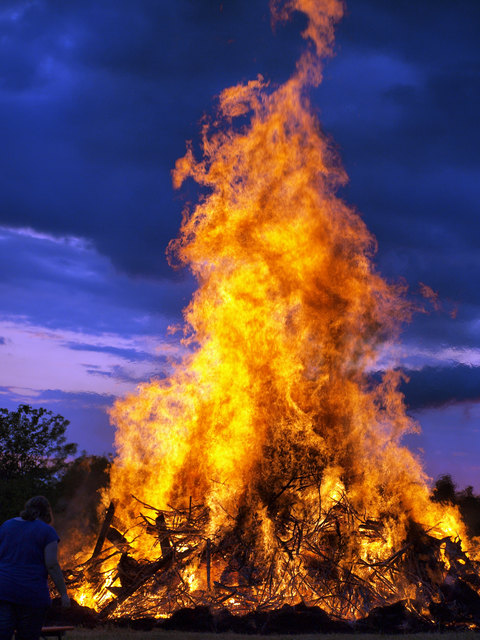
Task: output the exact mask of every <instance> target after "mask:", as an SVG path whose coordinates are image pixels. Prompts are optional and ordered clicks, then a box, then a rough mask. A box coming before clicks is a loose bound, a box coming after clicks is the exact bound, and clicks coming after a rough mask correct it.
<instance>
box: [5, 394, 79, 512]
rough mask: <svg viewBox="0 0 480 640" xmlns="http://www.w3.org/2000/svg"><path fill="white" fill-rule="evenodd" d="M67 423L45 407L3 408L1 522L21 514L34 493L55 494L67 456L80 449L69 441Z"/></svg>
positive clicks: (20, 406) (48, 495)
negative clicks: (67, 438) (66, 434)
mask: <svg viewBox="0 0 480 640" xmlns="http://www.w3.org/2000/svg"><path fill="white" fill-rule="evenodd" d="M68 425H69V421H68V420H66V419H65V418H64V417H63V416H61V415H58V414H57V415H55V414H54V413H53V412H52V411H49V410H47V409H44V408H39V409H33V408H32V407H31V406H29V405H26V404H21V405H19V407H18V409H17V410H16V411H9V410H8V409H0V522H2V521H3V520H5V519H7V518H11V517H14V516H16V515H18V513H19V511H21V509H22V507H23V505H24V503H25V502H26V500H28V498H30V497H31V496H33V495H38V494H42V495H45V496H46V497H47V498H49V499H52V497H54V496H55V490H56V488H57V486H58V484H59V483H60V481H61V479H62V476H63V474H64V473H65V471H66V469H67V467H68V462H67V460H68V458H69V457H71V456H73V455H75V453H76V451H77V445H76V444H74V443H67V441H66V437H65V431H66V428H67V426H68Z"/></svg>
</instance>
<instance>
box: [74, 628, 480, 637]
mask: <svg viewBox="0 0 480 640" xmlns="http://www.w3.org/2000/svg"><path fill="white" fill-rule="evenodd" d="M253 637H254V636H251V635H241V634H236V633H187V632H185V631H162V630H161V629H153V630H152V631H134V630H133V629H119V628H118V627H110V628H109V627H102V629H81V628H78V629H75V630H73V631H70V632H69V633H68V634H67V635H66V636H65V639H66V640H252V638H253ZM258 637H259V636H258ZM269 637H270V638H271V640H322V639H324V640H379V638H381V640H388V638H390V637H391V638H396V639H397V640H399V638H401V640H409V639H410V640H478V639H479V637H480V634H479V633H477V632H475V631H447V632H444V633H415V634H413V633H407V634H402V635H401V636H399V635H393V634H392V635H391V636H390V635H389V634H383V635H381V636H380V634H371V633H358V634H343V633H338V634H322V633H318V634H304V635H298V636H293V635H284V636H282V635H274V636H262V638H265V639H267V638H269Z"/></svg>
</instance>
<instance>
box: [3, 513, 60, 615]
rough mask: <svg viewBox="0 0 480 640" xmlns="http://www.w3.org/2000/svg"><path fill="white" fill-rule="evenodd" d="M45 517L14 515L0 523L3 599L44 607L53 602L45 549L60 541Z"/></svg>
mask: <svg viewBox="0 0 480 640" xmlns="http://www.w3.org/2000/svg"><path fill="white" fill-rule="evenodd" d="M58 541H59V537H58V535H57V532H56V531H55V529H54V528H53V527H51V526H50V525H49V524H46V523H45V522H43V520H34V521H33V522H31V521H29V520H22V519H17V518H13V519H12V520H7V521H6V522H4V523H3V524H2V526H1V527H0V600H7V602H14V603H16V604H24V605H28V606H32V607H43V606H48V605H49V604H50V592H49V589H48V583H47V576H48V573H47V569H46V567H45V556H44V551H45V547H46V546H47V544H49V543H50V542H58Z"/></svg>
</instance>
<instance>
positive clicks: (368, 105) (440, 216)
mask: <svg viewBox="0 0 480 640" xmlns="http://www.w3.org/2000/svg"><path fill="white" fill-rule="evenodd" d="M304 26H305V21H304V18H303V17H302V16H301V15H300V14H296V15H295V16H294V17H293V19H292V20H291V21H290V22H289V23H287V24H281V25H278V24H277V25H276V27H275V29H274V30H272V28H271V24H270V13H269V7H268V0H223V2H220V1H217V0H175V1H172V0H68V2H64V1H62V0H2V2H1V4H0V140H1V145H0V247H1V250H0V273H1V278H0V406H3V407H7V408H9V409H13V408H15V407H16V406H17V405H18V404H19V403H27V404H31V405H33V406H35V407H38V406H44V407H47V408H48V409H51V410H52V411H54V412H55V413H60V414H62V415H63V416H65V417H66V418H67V419H68V420H70V422H71V424H70V426H69V428H68V433H67V437H68V439H69V440H70V441H74V442H78V444H79V449H80V450H85V451H87V452H88V453H95V454H101V453H108V452H111V451H113V438H114V427H113V426H112V425H111V424H110V423H109V420H108V415H107V410H108V407H110V406H111V405H112V403H113V402H114V400H115V398H117V397H122V396H123V395H125V394H126V393H129V392H131V391H133V390H134V389H135V387H136V385H137V384H138V383H140V382H144V381H148V380H149V379H151V378H152V377H158V376H162V375H164V374H165V372H166V371H167V362H168V360H169V359H170V358H171V357H175V356H177V355H179V354H180V353H181V347H180V346H179V342H178V334H172V333H171V332H169V331H168V327H170V326H172V325H178V324H179V323H181V320H182V309H183V308H184V307H185V306H186V304H187V303H188V301H189V299H190V296H191V294H192V292H193V290H194V288H195V284H194V282H193V280H192V278H191V276H190V275H189V274H188V273H186V272H181V271H178V270H177V271H175V270H172V268H171V267H170V266H169V265H168V262H167V260H166V257H165V250H166V247H167V244H168V242H169V240H170V239H172V238H175V237H176V236H177V233H178V229H179V226H180V222H181V212H182V209H183V206H184V203H185V200H186V198H187V197H188V194H185V193H182V192H180V193H178V192H175V191H174V190H173V187H172V184H171V170H172V168H173V167H174V164H175V160H176V159H177V158H179V157H181V156H183V155H184V153H185V149H186V141H187V140H192V141H193V142H194V145H195V143H197V144H198V140H199V129H200V122H201V119H202V117H203V116H204V115H205V114H212V113H213V111H214V108H215V96H218V94H219V93H220V91H221V90H222V89H224V88H225V87H227V86H231V85H235V84H237V83H239V82H246V81H248V80H250V79H253V78H255V77H256V76H257V75H258V74H259V73H261V74H262V75H263V76H264V77H265V78H267V79H268V80H270V81H271V82H272V83H281V82H284V81H285V80H286V79H287V78H288V77H290V75H291V74H292V72H293V70H294V68H295V62H296V60H297V59H298V57H299V54H300V52H301V51H302V50H303V49H304V46H305V45H304V41H303V40H302V38H301V36H300V33H301V31H302V29H303V27H304ZM479 30H480V2H478V0H436V1H435V2H432V1H431V0H415V2H412V1H411V0H349V1H348V2H347V5H346V12H345V16H344V18H343V20H342V21H341V23H340V24H339V25H338V27H337V29H336V45H335V55H334V56H333V57H332V58H331V59H329V60H328V61H327V62H326V65H325V69H324V81H323V83H322V85H321V86H320V87H319V88H318V89H315V90H314V91H313V92H312V101H313V104H314V107H315V109H316V110H317V112H318V115H319V118H320V121H321V124H322V127H323V129H324V130H325V131H326V132H327V134H328V135H329V136H330V137H331V138H332V139H333V140H334V142H335V145H336V148H337V150H338V152H339V154H340V156H341V158H342V161H343V165H344V167H345V169H346V171H347V173H348V176H349V183H348V185H347V186H346V187H345V188H344V189H343V190H342V192H341V193H340V196H341V197H342V198H344V199H345V200H346V201H347V202H349V203H350V204H351V205H352V206H354V207H355V209H356V210H358V212H359V213H360V215H361V216H362V218H363V219H364V220H365V222H366V224H367V226H368V228H369V230H370V231H371V232H372V233H373V234H374V235H375V237H376V238H377V241H378V253H377V255H376V263H377V266H378V269H379V271H380V272H381V273H382V274H383V275H384V276H385V277H386V278H387V279H389V280H391V281H399V280H400V279H403V281H405V282H406V283H407V284H408V286H409V291H410V295H411V296H412V298H415V296H417V295H418V292H419V290H420V289H421V286H422V285H421V283H425V284H426V285H428V286H429V287H431V288H432V289H433V290H434V291H435V292H436V294H437V295H438V297H437V299H436V303H435V304H434V305H432V306H431V309H430V311H429V313H422V314H417V315H416V316H415V317H414V319H413V321H412V322H411V323H410V324H409V326H407V327H405V329H404V331H403V333H402V336H401V342H400V345H399V352H400V353H401V358H402V366H403V368H404V370H405V371H406V373H407V375H408V377H409V378H410V382H409V383H408V384H407V383H404V385H403V391H404V393H405V398H406V402H407V406H408V408H409V412H410V414H411V415H412V416H413V417H414V418H415V419H416V420H417V421H418V422H419V424H420V426H421V428H422V434H421V435H417V436H409V437H408V445H409V446H410V447H412V448H413V449H414V450H418V451H420V452H421V455H422V457H423V458H424V460H425V465H426V470H427V473H428V474H429V475H430V476H431V477H432V478H433V479H435V478H436V477H438V476H439V475H440V474H445V473H450V474H452V476H453V477H454V479H455V481H456V482H457V485H458V486H459V488H463V487H465V486H467V485H473V486H474V488H475V490H476V491H477V492H478V491H480V340H479V339H480V286H479V282H480V251H479V248H480V246H479V245H480V216H479V204H478V203H479V202H480V179H479V168H480V167H479V165H480V155H479V149H480V127H479V124H478V114H479V113H480V45H479V40H478V33H479ZM434 307H436V308H434Z"/></svg>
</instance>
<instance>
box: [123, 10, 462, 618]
mask: <svg viewBox="0 0 480 640" xmlns="http://www.w3.org/2000/svg"><path fill="white" fill-rule="evenodd" d="M272 4H273V6H274V14H275V17H276V18H277V19H283V18H285V17H286V16H287V15H288V13H290V12H291V11H292V10H301V11H303V12H305V13H306V14H307V16H308V18H309V22H308V26H307V28H306V30H305V33H304V36H305V37H306V38H307V39H309V40H310V42H311V43H313V46H311V47H310V48H309V49H308V50H307V52H306V53H305V54H304V55H303V56H302V58H301V59H300V61H299V62H298V65H297V70H296V73H295V74H294V76H293V77H292V78H291V79H290V80H289V81H288V82H287V83H285V84H284V85H282V86H279V87H277V88H271V87H269V86H268V83H267V82H265V81H264V79H263V78H261V77H259V78H257V79H256V80H254V81H251V82H249V83H247V84H244V85H239V86H237V87H231V88H228V89H225V90H224V91H223V92H222V94H221V95H220V98H219V108H218V114H217V119H216V120H215V122H214V123H213V124H206V125H205V126H204V128H203V131H202V145H203V158H202V159H201V160H198V161H197V160H196V159H195V158H194V154H193V151H192V149H191V148H190V147H189V148H188V150H187V153H186V155H185V156H184V157H183V158H181V159H180V160H178V161H177V163H176V166H175V170H174V172H173V181H174V185H175V186H176V187H180V186H181V184H182V183H183V181H184V180H185V179H187V178H193V179H194V180H195V181H196V182H197V183H198V184H199V185H200V186H201V187H202V188H203V189H204V191H205V192H206V193H207V195H204V196H202V198H201V199H200V201H199V203H198V205H197V206H196V207H195V208H194V209H193V210H186V211H185V212H184V219H183V223H182V227H181V234H180V237H179V238H178V239H177V240H176V241H175V242H173V243H172V244H171V246H170V252H171V255H172V256H176V257H177V258H178V260H179V261H180V262H181V263H183V264H185V265H188V266H189V268H190V269H191V271H192V272H193V274H194V275H195V277H196V278H197V280H198V289H197V291H196V293H195V294H194V296H193V299H192V301H191V303H190V304H189V305H188V307H187V308H186V309H185V312H184V316H185V333H186V342H185V344H186V345H187V347H188V350H187V354H186V355H185V357H184V358H183V360H182V361H181V362H180V363H178V364H176V365H174V367H173V372H172V374H171V376H170V377H168V378H166V379H163V380H157V381H153V382H151V383H148V384H143V385H141V386H140V387H139V388H138V390H137V392H136V393H135V394H133V395H131V396H129V397H127V398H125V399H124V400H121V401H119V402H117V403H116V405H115V407H114V408H113V410H112V420H113V421H114V423H115V425H116V427H117V431H116V447H117V457H116V460H115V464H114V465H113V470H112V476H111V492H110V498H112V499H114V500H115V502H116V504H117V512H116V515H117V517H118V518H119V521H121V522H123V524H124V526H125V527H132V526H136V525H137V524H138V521H137V518H138V511H139V507H138V503H137V502H135V501H134V500H132V498H131V494H132V493H133V494H135V495H136V496H137V497H139V498H140V499H141V500H143V501H145V502H146V503H148V504H152V505H154V506H155V507H157V508H158V509H165V510H168V509H169V508H170V506H169V505H175V506H176V507H177V508H186V507H187V506H188V504H189V501H193V503H194V504H201V505H204V506H205V507H206V508H207V509H208V514H209V516H208V522H207V524H206V526H205V532H204V533H206V535H208V536H211V537H212V539H214V540H215V541H216V543H218V544H221V543H222V541H225V539H226V536H227V534H229V533H231V532H232V531H233V530H235V531H237V532H238V530H239V529H240V528H241V529H242V533H241V534H238V535H242V536H243V538H244V539H245V540H247V541H248V544H249V545H250V548H251V549H252V553H255V554H257V560H258V558H259V559H260V561H261V562H260V564H261V563H262V562H263V570H264V574H263V576H264V577H263V578H262V579H264V580H267V578H266V577H265V576H275V579H276V580H277V581H278V585H279V586H278V593H282V594H284V596H283V597H284V598H285V600H288V601H295V599H296V598H297V599H298V598H299V597H300V596H299V592H298V591H297V592H293V591H292V587H291V584H292V583H291V581H290V582H289V581H288V577H286V576H288V574H287V573H286V572H285V567H288V570H289V571H295V572H297V573H298V575H301V576H302V587H301V588H300V589H301V594H300V595H302V597H305V599H308V594H309V593H310V591H309V587H308V586H307V585H308V580H310V579H311V577H310V576H311V574H312V572H313V569H312V566H314V558H313V556H312V554H311V553H310V552H309V551H308V550H307V549H306V548H304V547H303V546H302V544H303V540H304V537H303V536H304V535H305V533H304V531H303V529H305V530H306V531H308V532H309V535H311V536H317V538H316V539H318V540H321V539H322V538H321V535H323V534H322V527H326V526H327V524H328V518H327V516H328V514H329V513H330V514H331V512H332V510H335V509H338V510H339V511H338V516H335V518H336V520H335V522H336V523H337V527H338V531H339V532H343V535H344V536H345V538H346V540H347V542H344V540H343V539H342V545H343V548H344V550H343V553H344V559H343V560H342V562H343V563H344V564H343V565H341V566H345V568H346V570H347V568H348V567H349V566H350V564H349V563H351V562H352V558H354V557H356V558H359V559H361V560H363V561H364V563H371V562H374V561H378V560H384V559H386V558H388V557H389V556H390V555H391V554H392V552H393V551H394V550H395V549H398V548H400V547H401V546H402V543H403V542H404V541H405V537H406V532H407V527H408V524H409V522H411V521H412V520H413V521H416V522H418V523H420V524H421V525H423V526H424V527H425V528H426V529H428V530H430V533H431V535H435V536H437V537H439V538H441V537H445V536H452V537H455V536H459V535H460V536H464V531H463V528H462V526H461V524H460V522H459V519H458V514H457V513H456V511H455V510H454V509H452V508H446V507H443V506H440V505H437V504H432V503H431V502H430V500H429V491H428V486H427V484H426V476H425V474H424V472H423V470H422V466H421V463H420V462H419V460H418V459H417V458H416V457H415V456H414V455H413V454H412V452H410V451H409V450H408V449H407V448H405V447H404V446H403V445H402V444H401V439H402V437H403V436H404V435H405V434H406V433H408V432H411V431H415V430H416V429H417V425H415V423H414V422H413V421H412V420H411V419H410V418H409V417H408V416H407V414H406V410H405V405H404V402H403V396H402V395H401V393H400V392H399V390H398V387H399V382H400V378H401V374H399V373H398V372H397V371H394V370H390V371H386V372H385V373H384V374H383V375H382V377H381V379H380V378H379V377H378V376H377V377H374V376H372V375H371V372H372V371H375V369H376V367H377V366H378V367H379V366H380V364H379V360H380V356H381V353H382V352H383V351H384V350H385V348H386V347H387V346H388V344H389V343H390V342H391V341H393V340H395V338H396V335H397V332H398V328H399V325H400V324H401V322H403V321H404V320H406V319H408V317H409V307H408V305H407V304H406V302H405V299H404V296H403V291H402V289H401V287H398V286H394V285H391V284H389V283H387V282H386V281H385V280H384V279H383V278H382V277H381V276H380V274H379V273H378V272H377V271H376V269H375V266H374V263H373V255H374V250H375V240H374V238H373V237H372V236H371V234H370V233H369V232H368V230H367V228H366V226H365V224H364V223H363V221H362V220H361V218H360V217H359V215H358V214H357V213H356V212H355V211H354V210H353V209H352V208H350V207H348V206H347V205H346V204H345V203H344V202H343V201H342V200H341V199H339V198H338V197H337V196H336V189H337V188H338V187H339V186H340V185H342V184H344V183H345V181H346V176H345V173H344V171H343V169H342V168H341V166H340V164H339V162H338V159H337V157H336V155H335V153H334V151H333V149H332V147H331V146H330V144H329V142H328V139H327V138H326V137H325V136H324V135H323V134H322V132H321V129H320V126H319V123H318V121H317V118H316V116H315V115H314V113H313V111H312V108H311V106H310V104H309V101H308V98H307V96H306V88H307V87H308V86H309V85H311V84H318V82H320V80H321V66H320V62H319V56H321V55H325V54H326V53H328V52H329V51H330V50H331V46H332V42H333V24H334V22H335V21H336V20H338V19H339V18H340V17H341V13H342V3H341V2H340V1H337V0H290V1H288V2H286V3H278V2H274V3H272ZM239 116H240V117H241V118H240V124H237V119H238V117H239ZM247 116H248V118H249V122H248V124H245V119H246V117H247ZM340 503H342V504H343V505H344V507H345V508H344V509H343V511H342V512H340ZM345 505H347V506H348V505H351V508H352V510H351V513H355V514H367V515H368V518H370V519H371V520H372V522H378V523H379V524H378V527H377V530H376V532H375V526H377V525H375V526H374V525H372V527H373V528H371V529H370V530H369V529H368V526H366V527H364V528H363V529H362V528H361V527H360V526H359V523H358V522H357V520H355V517H354V516H353V515H351V514H350V515H349V513H350V512H349V511H348V508H347V506H345ZM292 523H294V524H292ZM300 523H301V524H300ZM301 527H303V529H302V532H300V528H301ZM380 528H381V532H379V531H380ZM339 532H337V533H335V531H332V532H330V533H328V535H329V536H330V539H331V538H332V537H333V536H334V535H340V533H339ZM293 539H295V540H297V539H298V545H297V543H296V542H295V544H296V545H297V546H294V547H293V546H292V548H291V549H290V548H289V551H288V553H287V552H286V551H285V545H287V542H288V541H289V540H290V541H291V540H293ZM288 544H292V545H293V543H291V542H288ZM187 548H188V544H187ZM132 549H133V551H132V553H135V554H136V556H137V557H138V558H142V557H149V555H150V554H151V552H152V541H151V539H150V540H149V541H145V537H143V538H142V537H141V536H139V537H138V538H137V539H134V540H133V541H132ZM179 549H180V550H181V549H182V547H181V546H180V547H179ZM309 554H310V555H309ZM228 563H229V561H228V559H223V560H220V559H218V558H217V559H215V560H213V561H212V566H211V571H212V573H213V572H216V573H215V575H221V574H222V571H225V570H226V569H227V568H228ZM308 563H310V564H308ZM269 567H271V570H270V569H269ZM230 568H231V567H230ZM195 571H200V569H199V568H198V562H197V563H196V564H195V563H193V564H191V565H190V568H187V569H185V571H184V573H183V576H182V578H183V580H184V581H185V582H186V583H188V585H190V588H191V590H194V589H197V588H199V587H200V585H203V588H205V585H204V583H205V580H204V579H203V578H202V580H200V579H199V577H198V576H196V575H195ZM202 571H204V569H202ZM369 571H370V570H369V569H368V568H365V569H364V573H365V575H366V576H367V575H371V572H370V573H369ZM268 579H269V580H271V579H273V578H270V577H269V578H268ZM372 579H373V578H372ZM260 583H261V580H260ZM262 588H264V587H261V586H260V587H258V593H261V591H262ZM395 588H397V589H398V593H402V594H403V595H404V596H408V597H412V598H414V597H415V594H416V586H414V585H408V584H404V585H397V587H395V586H393V587H392V589H395ZM385 590H386V591H385V592H386V594H388V588H387V587H385ZM226 602H228V600H227V601H226ZM238 603H239V599H238V598H237V597H235V596H234V595H232V597H231V599H230V604H231V605H232V606H237V605H238ZM352 606H353V605H352ZM332 607H333V604H332ZM357 614H358V610H352V612H351V615H357Z"/></svg>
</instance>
